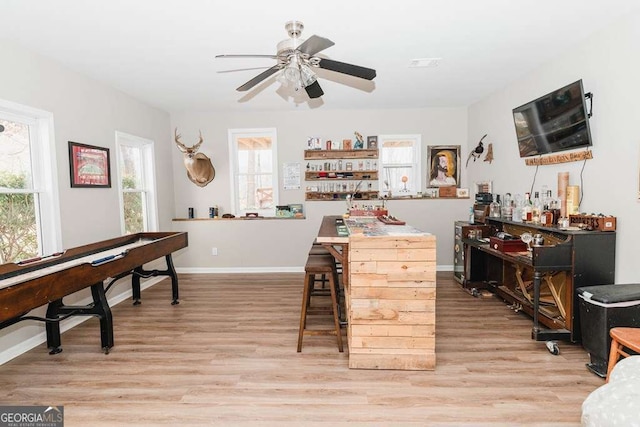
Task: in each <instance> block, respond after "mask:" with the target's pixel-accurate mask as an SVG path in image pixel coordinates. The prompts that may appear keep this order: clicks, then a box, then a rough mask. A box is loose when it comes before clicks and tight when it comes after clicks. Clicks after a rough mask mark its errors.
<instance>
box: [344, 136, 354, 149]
mask: <svg viewBox="0 0 640 427" xmlns="http://www.w3.org/2000/svg"><path fill="white" fill-rule="evenodd" d="M342 149H343V150H351V149H352V146H351V140H350V139H343V140H342Z"/></svg>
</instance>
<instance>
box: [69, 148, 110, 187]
mask: <svg viewBox="0 0 640 427" xmlns="http://www.w3.org/2000/svg"><path fill="white" fill-rule="evenodd" d="M69 172H70V174H71V187H80V188H83V187H84V188H111V162H110V159H109V149H108V148H103V147H95V146H93V145H87V144H80V143H78V142H72V141H69Z"/></svg>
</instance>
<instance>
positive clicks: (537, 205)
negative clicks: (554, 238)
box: [531, 191, 542, 224]
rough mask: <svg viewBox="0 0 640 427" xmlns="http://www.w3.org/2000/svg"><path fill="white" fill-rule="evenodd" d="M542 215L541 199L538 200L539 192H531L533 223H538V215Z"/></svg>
mask: <svg viewBox="0 0 640 427" xmlns="http://www.w3.org/2000/svg"><path fill="white" fill-rule="evenodd" d="M541 215H542V201H541V200H540V193H538V192H537V191H536V192H535V193H533V202H532V211H531V221H533V223H534V224H540V216H541Z"/></svg>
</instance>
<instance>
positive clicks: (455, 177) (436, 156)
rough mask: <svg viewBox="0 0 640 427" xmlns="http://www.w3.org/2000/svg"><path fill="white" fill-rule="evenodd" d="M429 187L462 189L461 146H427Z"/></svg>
mask: <svg viewBox="0 0 640 427" xmlns="http://www.w3.org/2000/svg"><path fill="white" fill-rule="evenodd" d="M427 165H428V171H429V174H428V175H427V183H428V186H429V187H452V186H455V187H460V168H459V167H458V166H459V165H460V146H459V145H429V146H427Z"/></svg>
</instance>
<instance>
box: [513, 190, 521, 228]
mask: <svg viewBox="0 0 640 427" xmlns="http://www.w3.org/2000/svg"><path fill="white" fill-rule="evenodd" d="M522 210H523V209H522V195H520V194H516V195H515V196H514V201H513V213H512V215H511V220H512V221H513V222H522Z"/></svg>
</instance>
